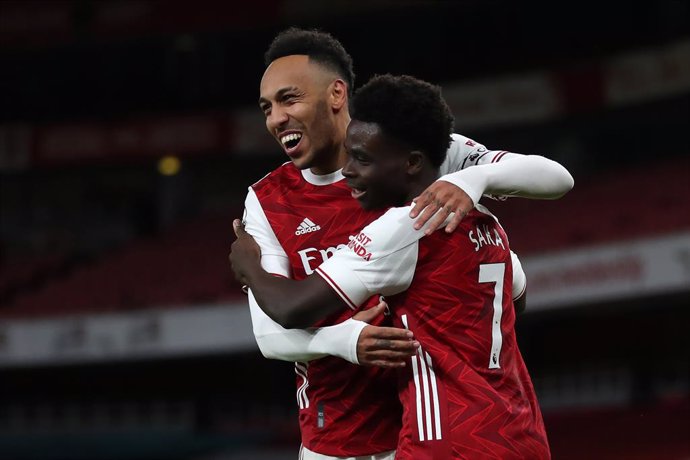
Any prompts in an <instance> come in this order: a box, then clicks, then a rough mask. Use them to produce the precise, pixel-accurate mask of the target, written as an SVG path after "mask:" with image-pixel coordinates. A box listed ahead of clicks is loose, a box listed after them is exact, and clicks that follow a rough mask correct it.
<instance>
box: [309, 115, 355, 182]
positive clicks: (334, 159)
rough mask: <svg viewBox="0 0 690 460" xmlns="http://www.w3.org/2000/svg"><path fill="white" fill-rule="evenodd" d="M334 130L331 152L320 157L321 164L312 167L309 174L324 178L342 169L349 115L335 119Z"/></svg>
mask: <svg viewBox="0 0 690 460" xmlns="http://www.w3.org/2000/svg"><path fill="white" fill-rule="evenodd" d="M335 123H336V129H335V134H334V137H333V143H332V144H331V146H330V148H331V152H330V153H329V154H327V155H322V157H323V158H324V160H323V161H322V162H321V164H318V165H313V166H312V167H311V168H309V169H310V170H311V172H312V173H313V174H315V175H317V176H324V175H326V174H332V173H334V172H336V171H338V170H339V169H343V167H344V166H345V162H346V161H347V151H346V150H345V135H346V133H347V125H348V124H349V123H350V115H348V114H343V115H342V116H340V117H338V118H336V120H335Z"/></svg>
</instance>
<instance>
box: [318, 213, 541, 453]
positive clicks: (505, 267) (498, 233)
mask: <svg viewBox="0 0 690 460" xmlns="http://www.w3.org/2000/svg"><path fill="white" fill-rule="evenodd" d="M407 213H409V208H394V209H391V210H390V211H388V212H387V213H386V214H385V215H383V216H382V217H381V218H380V219H379V220H377V221H376V222H374V223H372V224H371V225H370V226H368V227H366V228H365V229H364V230H363V231H362V232H361V233H360V234H359V235H358V236H357V237H356V238H355V240H356V241H358V242H361V246H360V247H353V248H351V249H353V250H344V251H340V252H339V253H338V254H337V255H336V256H335V257H333V258H332V259H330V260H329V261H328V262H326V263H325V264H324V265H322V266H321V267H320V268H319V270H317V272H318V273H319V274H320V275H321V276H322V277H324V279H325V280H326V281H327V282H328V283H329V284H331V285H332V286H334V288H335V287H336V286H337V288H338V289H337V291H339V292H343V293H344V294H345V295H346V296H347V297H348V298H349V299H350V301H351V302H353V303H354V304H356V303H358V302H359V301H360V300H361V299H364V298H366V296H368V295H369V293H370V292H381V293H383V294H384V295H386V300H387V302H388V304H389V307H390V308H391V311H392V312H393V316H394V318H395V320H394V321H395V325H396V326H398V327H405V328H408V329H410V330H411V331H413V332H414V335H415V339H416V340H418V341H419V342H420V344H421V347H420V349H419V350H418V353H417V355H416V356H415V357H413V358H412V360H411V362H410V363H409V366H407V367H406V368H405V369H404V370H402V371H401V372H400V375H399V376H400V381H399V387H398V391H399V396H400V400H401V402H402V405H403V411H404V413H403V428H402V430H401V433H400V440H399V443H398V449H397V453H396V459H401V460H427V459H444V460H445V459H472V460H473V459H496V460H499V459H500V460H506V459H530V460H536V459H548V458H550V454H549V447H548V442H547V438H546V432H545V429H544V424H543V421H542V417H541V412H540V410H539V406H538V404H537V400H536V396H535V393H534V389H533V387H532V383H531V380H530V377H529V375H528V373H527V369H526V366H525V364H524V361H523V359H522V356H521V354H520V351H519V349H518V346H517V342H516V337H515V330H514V322H515V310H514V307H513V302H512V264H511V256H510V250H509V246H508V238H507V236H506V235H505V233H504V231H503V229H502V228H501V226H500V225H499V224H498V222H497V221H496V220H495V219H494V218H493V216H491V215H490V214H488V212H487V213H484V212H481V211H479V210H473V211H471V212H470V213H469V214H468V215H467V216H466V217H465V219H463V221H462V222H461V225H460V227H459V228H458V229H456V230H455V232H453V233H452V234H447V233H445V232H444V231H436V232H434V233H433V234H432V235H430V236H428V237H424V238H421V239H420V238H419V235H418V234H416V233H415V232H414V231H413V230H412V229H411V228H410V230H406V229H405V226H409V227H411V223H406V222H405V218H406V216H407ZM393 229H397V231H394V230H393ZM353 246H354V245H353ZM362 254H365V256H362Z"/></svg>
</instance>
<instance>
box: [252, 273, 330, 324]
mask: <svg viewBox="0 0 690 460" xmlns="http://www.w3.org/2000/svg"><path fill="white" fill-rule="evenodd" d="M245 277H246V279H247V281H248V284H249V287H250V288H251V290H252V292H253V293H254V298H255V299H256V302H257V304H258V305H259V307H260V308H261V309H262V310H263V311H264V313H266V315H268V317H270V318H271V319H272V320H273V321H275V322H276V323H278V324H280V325H281V326H282V327H284V328H287V329H292V328H307V327H309V326H311V325H313V324H314V323H316V322H317V321H318V320H320V319H323V318H324V317H326V316H328V315H329V314H330V313H333V312H334V311H338V310H341V309H342V308H343V307H344V304H343V302H342V301H341V300H340V298H339V297H338V296H337V294H335V293H334V292H333V290H332V289H331V288H330V287H329V286H328V285H327V284H326V283H325V282H324V281H323V280H322V279H321V277H319V276H315V275H312V276H310V277H307V278H306V279H304V280H301V281H296V280H292V279H288V278H280V277H276V276H273V275H271V274H269V273H267V272H265V271H264V270H263V269H262V268H261V266H259V265H258V264H255V265H254V266H252V267H251V268H250V269H249V270H247V271H246V272H245Z"/></svg>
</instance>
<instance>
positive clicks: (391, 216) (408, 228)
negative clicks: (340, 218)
mask: <svg viewBox="0 0 690 460" xmlns="http://www.w3.org/2000/svg"><path fill="white" fill-rule="evenodd" d="M411 209H412V206H404V207H398V208H391V209H389V210H388V211H386V212H385V213H384V214H383V215H382V216H380V217H379V218H378V219H376V220H375V221H373V222H372V223H370V224H369V225H367V226H366V227H364V229H362V231H360V232H359V233H358V234H357V235H356V236H354V237H353V238H352V239H351V241H350V245H361V246H365V247H367V249H369V251H368V252H371V253H372V255H373V256H376V257H383V256H386V255H388V254H390V253H392V252H395V251H397V250H400V249H402V248H404V247H407V246H409V245H410V244H413V243H416V242H417V241H419V239H420V238H422V237H423V236H424V228H422V229H420V230H415V229H414V227H413V225H414V220H413V219H412V218H410V210H411Z"/></svg>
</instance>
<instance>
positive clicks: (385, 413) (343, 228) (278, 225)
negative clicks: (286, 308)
mask: <svg viewBox="0 0 690 460" xmlns="http://www.w3.org/2000/svg"><path fill="white" fill-rule="evenodd" d="M252 188H253V190H254V192H255V193H256V196H257V198H258V200H259V202H260V204H261V208H262V209H263V212H264V213H265V215H266V218H267V220H268V222H269V224H270V226H271V228H272V229H273V232H274V233H275V236H276V237H277V239H278V241H279V242H280V245H281V246H282V247H283V249H284V250H285V253H286V254H287V256H288V258H289V261H290V268H291V271H292V277H293V278H294V279H297V280H299V279H303V278H305V277H306V276H307V275H309V274H311V273H312V272H313V270H314V269H315V268H316V267H317V266H319V265H320V264H321V263H323V262H324V261H325V260H326V259H327V258H329V257H331V256H332V255H333V254H334V253H335V251H336V249H337V248H338V247H339V246H343V245H345V244H346V243H347V242H348V240H349V237H350V236H352V235H354V234H356V233H357V232H358V231H359V230H360V229H361V228H363V227H364V226H365V225H366V224H368V223H370V222H371V221H373V220H374V219H376V218H377V217H378V216H380V215H381V214H382V211H377V212H367V211H364V210H362V209H361V208H360V206H359V203H358V202H357V201H356V200H354V199H353V198H352V197H351V191H350V189H349V188H348V187H347V185H346V183H345V181H344V180H339V181H335V182H333V183H331V184H327V185H314V184H312V183H309V182H307V181H306V180H305V179H304V177H303V174H302V172H301V171H300V170H298V169H297V168H295V166H294V165H293V164H292V163H286V164H284V165H283V166H281V167H280V168H278V169H276V170H275V171H273V172H272V173H270V174H268V175H267V176H266V177H264V178H263V179H262V180H260V181H259V182H258V183H256V184H254V185H253V186H252ZM353 313H354V312H353V311H352V310H350V309H344V310H343V312H342V313H341V314H338V315H333V316H331V317H329V318H328V319H326V320H324V321H321V322H320V323H318V324H316V325H315V326H321V325H331V324H336V323H339V322H341V321H344V320H346V319H348V318H350V317H351V316H352V315H353ZM295 371H296V373H297V389H298V392H297V399H298V404H299V407H300V411H299V422H300V429H301V432H302V443H303V445H304V446H305V447H307V448H308V449H309V450H311V451H314V452H318V453H320V454H324V455H331V456H342V457H347V456H360V455H367V454H375V453H380V452H385V451H390V450H394V449H395V448H396V445H397V442H398V432H399V430H400V424H401V407H400V403H399V401H398V399H397V395H396V393H395V392H394V391H391V390H392V388H394V387H395V384H396V374H395V372H393V371H390V370H384V369H380V368H371V367H362V366H357V365H354V364H351V363H349V362H347V361H344V360H342V359H340V358H336V357H330V356H327V357H324V358H320V359H316V360H313V361H310V362H309V363H297V364H296V369H295Z"/></svg>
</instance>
